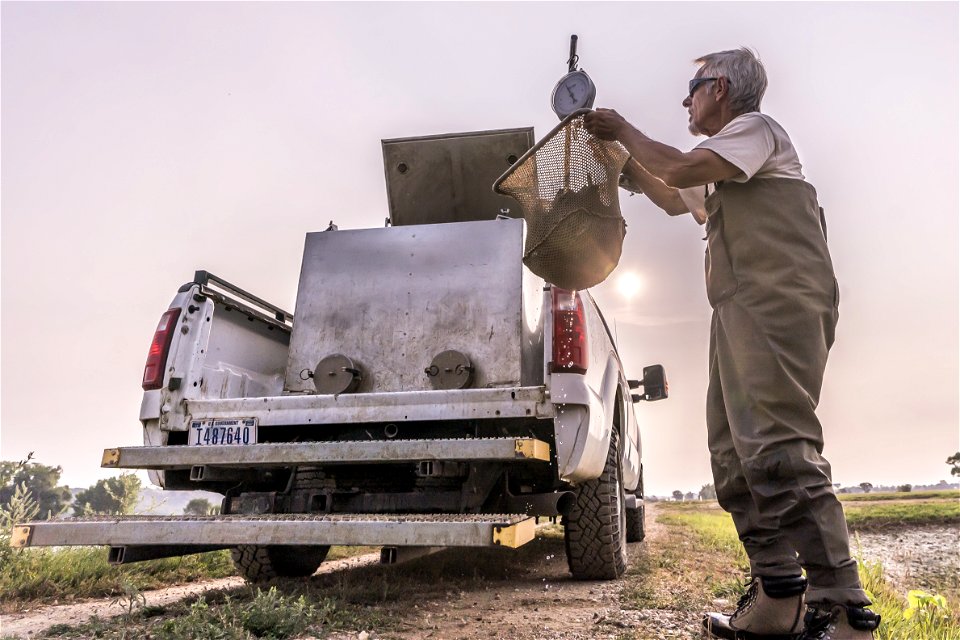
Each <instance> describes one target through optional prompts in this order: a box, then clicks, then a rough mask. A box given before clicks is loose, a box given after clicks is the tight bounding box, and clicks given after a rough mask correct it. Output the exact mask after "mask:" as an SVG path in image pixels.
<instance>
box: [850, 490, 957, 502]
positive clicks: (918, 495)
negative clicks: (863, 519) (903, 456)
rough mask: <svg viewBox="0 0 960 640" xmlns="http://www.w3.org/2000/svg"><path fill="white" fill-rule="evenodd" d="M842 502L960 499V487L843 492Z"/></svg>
mask: <svg viewBox="0 0 960 640" xmlns="http://www.w3.org/2000/svg"><path fill="white" fill-rule="evenodd" d="M837 497H838V498H840V501H841V502H878V501H884V500H946V499H951V498H952V499H953V500H960V489H946V490H942V491H906V492H899V491H887V492H883V493H841V494H838V495H837Z"/></svg>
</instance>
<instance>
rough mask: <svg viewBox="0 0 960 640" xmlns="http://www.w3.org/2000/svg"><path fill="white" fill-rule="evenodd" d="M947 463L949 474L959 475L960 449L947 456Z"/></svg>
mask: <svg viewBox="0 0 960 640" xmlns="http://www.w3.org/2000/svg"><path fill="white" fill-rule="evenodd" d="M947 464H948V465H950V475H952V476H960V451H957V452H956V453H955V454H953V455H952V456H950V457H949V458H947Z"/></svg>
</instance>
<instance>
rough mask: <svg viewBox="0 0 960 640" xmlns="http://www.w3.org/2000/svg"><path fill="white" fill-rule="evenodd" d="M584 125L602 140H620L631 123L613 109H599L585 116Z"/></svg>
mask: <svg viewBox="0 0 960 640" xmlns="http://www.w3.org/2000/svg"><path fill="white" fill-rule="evenodd" d="M583 125H584V126H585V127H586V128H587V131H589V132H590V133H591V134H593V135H595V136H596V137H598V138H600V139H601V140H620V136H621V135H623V133H624V132H625V131H627V130H628V129H629V128H630V123H629V122H627V121H626V120H624V119H623V116H621V115H620V114H619V113H617V112H616V111H614V110H613V109H597V110H596V111H591V112H590V113H588V114H587V115H585V116H584V117H583Z"/></svg>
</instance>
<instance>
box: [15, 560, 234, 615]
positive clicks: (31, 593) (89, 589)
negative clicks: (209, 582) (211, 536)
mask: <svg viewBox="0 0 960 640" xmlns="http://www.w3.org/2000/svg"><path fill="white" fill-rule="evenodd" d="M233 573H234V569H233V563H232V562H231V561H230V554H229V552H227V551H214V552H210V553H202V554H197V555H192V556H184V557H182V558H164V559H161V560H149V561H147V562H137V563H133V564H129V565H122V566H119V567H114V566H110V565H109V564H107V551H106V549H105V548H99V547H71V548H63V549H39V548H38V549H23V550H14V549H10V548H9V547H4V548H2V549H0V602H3V603H4V605H3V609H4V610H5V611H9V610H10V609H11V608H14V607H16V606H17V605H18V604H19V605H22V604H23V603H26V602H36V601H39V602H52V601H54V600H58V601H63V600H64V599H75V598H95V597H104V596H111V595H118V594H122V593H124V589H125V588H127V589H129V588H131V587H132V588H135V589H137V590H140V591H143V590H146V589H156V588H160V587H166V586H170V585H172V584H179V583H183V582H193V581H195V580H204V579H209V578H221V577H224V576H229V575H233Z"/></svg>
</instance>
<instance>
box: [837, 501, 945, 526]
mask: <svg viewBox="0 0 960 640" xmlns="http://www.w3.org/2000/svg"><path fill="white" fill-rule="evenodd" d="M843 511H844V514H846V517H847V524H848V525H849V526H850V528H851V529H870V528H880V527H889V526H901V525H921V524H949V523H951V522H960V501H952V500H951V501H949V502H945V501H939V502H926V501H924V502H897V503H892V504H889V503H883V502H881V503H879V504H876V503H873V504H871V503H864V504H856V503H854V504H849V503H848V504H845V505H844V507H843Z"/></svg>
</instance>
